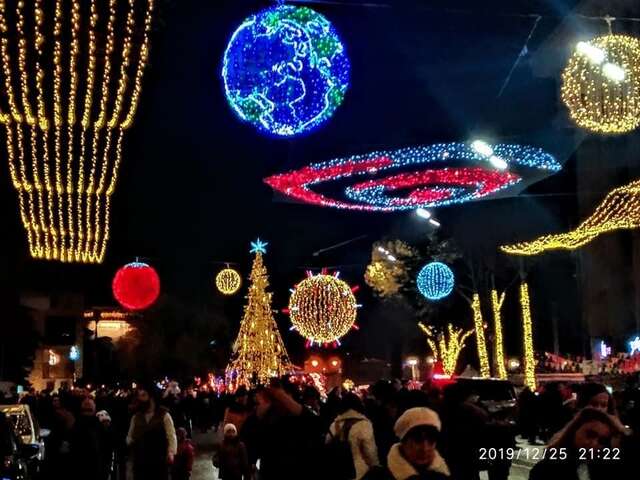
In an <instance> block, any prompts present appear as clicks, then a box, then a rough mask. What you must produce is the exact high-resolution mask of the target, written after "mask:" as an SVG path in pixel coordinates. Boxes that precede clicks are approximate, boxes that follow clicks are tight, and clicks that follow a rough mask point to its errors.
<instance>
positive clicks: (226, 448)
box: [213, 423, 251, 480]
mask: <svg viewBox="0 0 640 480" xmlns="http://www.w3.org/2000/svg"><path fill="white" fill-rule="evenodd" d="M223 434H224V437H223V440H222V444H221V445H220V446H219V448H218V451H217V452H216V454H215V455H214V458H213V465H214V466H215V467H216V468H218V478H220V479H221V480H249V479H250V478H251V466H250V464H249V456H248V454H247V448H246V446H245V444H244V442H242V441H241V440H240V438H239V437H238V429H237V428H236V426H235V425H234V424H233V423H227V424H226V425H225V426H224V429H223Z"/></svg>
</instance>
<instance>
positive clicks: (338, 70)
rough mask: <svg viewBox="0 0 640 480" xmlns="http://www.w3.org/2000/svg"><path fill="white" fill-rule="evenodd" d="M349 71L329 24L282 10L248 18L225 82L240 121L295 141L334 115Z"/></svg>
mask: <svg viewBox="0 0 640 480" xmlns="http://www.w3.org/2000/svg"><path fill="white" fill-rule="evenodd" d="M350 68H351V67H350V64H349V59H348V57H347V54H346V51H345V48H344V45H343V44H342V42H341V41H340V38H339V37H338V34H337V32H336V30H335V28H334V27H333V25H332V24H331V23H330V22H329V20H327V19H326V18H325V17H324V16H322V15H320V14H319V13H317V12H315V11H313V10H311V9H310V8H307V7H296V6H291V5H278V6H276V7H271V8H268V9H266V10H262V11H260V12H259V13H257V14H255V15H252V16H250V17H248V18H247V19H245V20H244V22H242V25H240V26H239V27H238V28H237V30H236V31H235V32H234V33H233V35H232V36H231V40H230V41H229V44H228V46H227V49H226V51H225V53H224V59H223V66H222V78H223V81H224V88H225V94H226V96H227V100H228V102H229V105H230V106H231V108H233V110H234V111H235V113H236V114H237V115H238V117H239V118H240V119H241V120H243V121H245V122H249V123H251V124H253V125H254V126H255V127H257V128H258V129H259V130H261V131H262V132H265V133H268V134H271V135H275V136H279V137H292V136H294V135H298V134H302V133H306V132H309V131H311V130H312V129H314V128H316V127H318V126H319V125H321V124H322V123H324V122H325V121H326V120H327V119H329V118H330V117H331V116H332V115H333V113H334V112H335V110H336V109H337V108H338V107H339V106H340V104H341V103H342V100H343V99H344V96H345V93H346V91H347V88H348V86H349V72H350Z"/></svg>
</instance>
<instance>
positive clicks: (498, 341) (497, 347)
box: [491, 288, 507, 379]
mask: <svg viewBox="0 0 640 480" xmlns="http://www.w3.org/2000/svg"><path fill="white" fill-rule="evenodd" d="M506 293H507V292H502V293H501V294H499V295H498V291H497V290H496V289H495V288H494V289H493V290H491V307H492V310H493V331H494V334H495V338H494V341H493V347H494V363H495V366H496V375H497V376H498V378H502V379H506V378H507V369H506V367H505V364H504V339H503V337H502V304H503V303H504V299H505V297H506Z"/></svg>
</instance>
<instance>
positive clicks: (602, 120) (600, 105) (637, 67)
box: [561, 34, 640, 133]
mask: <svg viewBox="0 0 640 480" xmlns="http://www.w3.org/2000/svg"><path fill="white" fill-rule="evenodd" d="M561 96H562V101H563V102H564V104H565V105H566V106H567V108H568V109H569V115H570V116H571V118H572V120H573V121H574V122H575V123H576V124H577V125H578V126H579V127H581V128H584V129H586V130H589V131H591V132H595V133H625V132H630V131H631V130H634V129H635V128H637V127H638V125H640V41H639V40H638V39H637V38H634V37H630V36H627V35H612V34H609V35H603V36H600V37H597V38H594V39H593V40H591V41H589V42H580V43H579V44H578V46H577V48H576V51H575V53H574V54H573V55H572V57H571V58H570V59H569V63H568V64H567V66H566V67H565V69H564V71H563V72H562V88H561Z"/></svg>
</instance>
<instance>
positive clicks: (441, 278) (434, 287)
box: [416, 262, 455, 301]
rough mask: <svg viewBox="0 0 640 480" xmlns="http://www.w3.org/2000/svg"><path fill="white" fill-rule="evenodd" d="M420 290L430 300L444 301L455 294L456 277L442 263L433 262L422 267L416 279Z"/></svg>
mask: <svg viewBox="0 0 640 480" xmlns="http://www.w3.org/2000/svg"><path fill="white" fill-rule="evenodd" d="M416 284H417V285H418V290H419V291H420V293H421V294H422V295H423V296H424V297H425V298H427V299H428V300H434V301H436V300H442V299H443V298H445V297H448V296H449V295H450V294H451V292H453V287H454V285H455V276H454V275H453V271H452V270H451V269H450V268H449V267H448V266H447V265H445V264H444V263H442V262H431V263H428V264H427V265H425V266H424V267H422V270H420V273H418V278H417V279H416Z"/></svg>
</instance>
